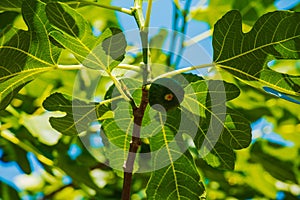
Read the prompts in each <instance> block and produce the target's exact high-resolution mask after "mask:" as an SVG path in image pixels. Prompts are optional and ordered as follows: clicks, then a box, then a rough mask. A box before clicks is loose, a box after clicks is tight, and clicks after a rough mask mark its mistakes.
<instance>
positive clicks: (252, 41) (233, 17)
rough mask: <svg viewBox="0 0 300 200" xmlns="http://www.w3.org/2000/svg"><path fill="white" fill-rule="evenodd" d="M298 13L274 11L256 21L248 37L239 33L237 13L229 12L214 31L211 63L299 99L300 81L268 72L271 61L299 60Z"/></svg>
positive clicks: (299, 17)
mask: <svg viewBox="0 0 300 200" xmlns="http://www.w3.org/2000/svg"><path fill="white" fill-rule="evenodd" d="M299 22H300V13H296V12H287V11H275V12H272V13H267V14H265V15H263V16H262V17H261V18H259V19H258V20H257V22H256V23H255V24H254V26H253V28H252V29H251V31H250V32H248V33H243V32H242V17H241V14H240V13H239V12H238V11H230V12H228V13H227V14H226V15H225V16H224V17H223V18H222V19H220V20H219V21H218V22H217V23H216V25H215V28H214V34H213V48H214V62H215V63H216V64H218V66H219V67H221V68H222V69H225V70H227V71H228V72H230V73H232V74H233V75H234V76H236V77H238V78H240V79H243V80H246V81H258V82H259V83H261V84H262V86H268V87H271V88H274V89H276V90H278V91H280V92H283V93H286V94H290V95H297V96H299V95H300V77H299V76H291V75H287V74H281V73H278V72H275V71H272V70H271V69H269V68H268V66H267V63H268V61H270V60H271V59H274V58H275V59H299V58H300V46H299V41H300V26H299V25H300V24H299Z"/></svg>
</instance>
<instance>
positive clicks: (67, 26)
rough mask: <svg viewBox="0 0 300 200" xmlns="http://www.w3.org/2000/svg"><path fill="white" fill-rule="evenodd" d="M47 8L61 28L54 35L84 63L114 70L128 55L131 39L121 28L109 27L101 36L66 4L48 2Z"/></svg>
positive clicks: (56, 25)
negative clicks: (129, 39)
mask: <svg viewBox="0 0 300 200" xmlns="http://www.w3.org/2000/svg"><path fill="white" fill-rule="evenodd" d="M46 12H47V16H48V19H49V21H50V23H51V24H52V25H53V26H54V27H55V28H56V29H57V31H53V32H51V33H50V35H51V36H52V37H53V38H54V39H55V40H56V41H57V42H58V43H60V44H61V45H62V46H63V47H64V48H66V49H68V50H69V51H70V52H72V53H73V54H74V55H75V56H76V58H77V59H78V61H79V62H81V63H82V64H83V65H84V66H86V67H89V68H92V69H102V70H109V71H110V70H112V69H113V68H114V67H116V66H117V65H118V64H119V63H120V62H121V61H122V60H123V59H124V54H125V48H126V45H127V43H126V40H125V36H124V34H123V33H122V31H121V30H120V29H118V28H113V27H112V28H108V29H106V30H105V31H104V32H103V33H102V34H101V36H100V37H98V38H97V37H95V36H94V35H93V33H92V29H91V26H90V24H89V23H88V22H87V21H86V20H85V19H84V18H83V17H82V16H81V15H80V14H79V13H78V12H76V11H75V10H74V9H72V8H70V7H69V6H67V5H66V4H63V3H58V2H53V3H48V4H47V7H46Z"/></svg>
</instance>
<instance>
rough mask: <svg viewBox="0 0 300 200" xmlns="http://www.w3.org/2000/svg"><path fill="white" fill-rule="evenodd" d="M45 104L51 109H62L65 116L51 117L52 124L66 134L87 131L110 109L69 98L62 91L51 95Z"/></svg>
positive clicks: (45, 106)
mask: <svg viewBox="0 0 300 200" xmlns="http://www.w3.org/2000/svg"><path fill="white" fill-rule="evenodd" d="M43 106H44V108H45V109H47V110H49V111H62V112H65V113H66V115H65V116H64V117H50V124H51V126H52V127H53V128H54V129H56V130H57V131H59V132H60V133H62V134H65V135H77V134H79V133H81V132H83V131H86V130H87V129H88V127H89V125H90V123H91V122H93V121H96V120H97V119H98V118H99V117H101V116H102V115H103V114H104V113H106V112H107V111H108V108H107V107H106V106H105V105H101V104H95V103H86V102H84V101H81V100H78V99H73V100H72V101H71V100H68V99H67V98H65V97H64V96H63V95H62V94H61V93H54V94H52V95H51V96H49V97H48V98H47V99H46V100H45V101H44V102H43Z"/></svg>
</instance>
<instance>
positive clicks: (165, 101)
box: [149, 78, 184, 112]
mask: <svg viewBox="0 0 300 200" xmlns="http://www.w3.org/2000/svg"><path fill="white" fill-rule="evenodd" d="M183 98H184V90H183V88H182V86H181V85H180V84H179V83H178V82H177V81H176V80H174V79H171V78H160V79H157V80H155V81H154V82H153V83H151V86H150V88H149V105H150V106H151V107H152V108H153V109H155V110H157V111H160V112H162V111H164V110H166V111H168V110H170V109H174V108H177V107H178V106H179V105H180V103H181V102H182V101H183Z"/></svg>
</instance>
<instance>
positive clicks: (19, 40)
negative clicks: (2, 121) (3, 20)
mask: <svg viewBox="0 0 300 200" xmlns="http://www.w3.org/2000/svg"><path fill="white" fill-rule="evenodd" d="M22 13H23V17H24V20H25V22H26V24H27V26H28V31H24V30H18V29H16V28H13V27H7V28H6V29H4V30H2V31H1V33H0V39H1V40H0V66H1V67H0V83H1V85H0V102H1V106H0V109H4V108H5V107H6V106H7V105H8V104H9V103H10V101H11V100H12V98H13V97H14V95H15V94H17V93H18V91H19V90H20V89H21V88H22V87H23V86H24V85H26V84H27V83H28V82H30V81H32V80H33V79H34V78H35V77H36V76H37V75H39V74H41V73H44V72H46V71H50V70H53V69H55V66H56V62H57V60H58V56H59V53H60V50H59V49H58V48H57V47H56V46H54V45H53V44H52V43H51V42H50V40H49V38H48V34H49V32H50V31H51V30H52V28H51V27H50V25H49V22H48V20H47V18H46V15H45V4H44V3H42V2H40V1H38V0H33V1H29V0H24V1H23V6H22Z"/></svg>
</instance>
